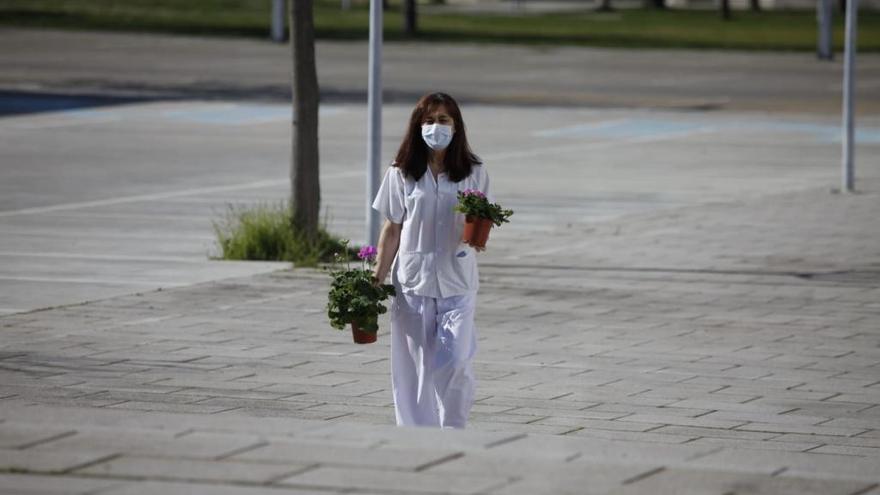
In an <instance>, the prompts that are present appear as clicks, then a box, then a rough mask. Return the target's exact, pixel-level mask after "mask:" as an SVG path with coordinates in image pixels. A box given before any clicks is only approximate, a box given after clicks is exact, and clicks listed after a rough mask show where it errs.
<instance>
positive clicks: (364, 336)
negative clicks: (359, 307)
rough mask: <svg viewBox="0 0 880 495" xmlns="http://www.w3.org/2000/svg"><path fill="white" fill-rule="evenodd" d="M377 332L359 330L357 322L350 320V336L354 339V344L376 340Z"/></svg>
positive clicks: (370, 342) (369, 342)
mask: <svg viewBox="0 0 880 495" xmlns="http://www.w3.org/2000/svg"><path fill="white" fill-rule="evenodd" d="M378 333H379V332H368V331H366V330H361V329H360V328H359V327H358V326H357V323H355V322H351V337H352V338H353V339H354V343H355V344H372V343H373V342H375V341H376V337H377V334H378Z"/></svg>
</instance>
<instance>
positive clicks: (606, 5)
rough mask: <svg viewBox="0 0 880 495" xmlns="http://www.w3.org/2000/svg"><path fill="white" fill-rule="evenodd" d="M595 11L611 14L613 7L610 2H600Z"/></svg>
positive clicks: (603, 0)
mask: <svg viewBox="0 0 880 495" xmlns="http://www.w3.org/2000/svg"><path fill="white" fill-rule="evenodd" d="M596 10H597V11H598V12H611V11H612V10H614V7H612V6H611V0H601V1H600V2H599V7H598V8H597V9H596Z"/></svg>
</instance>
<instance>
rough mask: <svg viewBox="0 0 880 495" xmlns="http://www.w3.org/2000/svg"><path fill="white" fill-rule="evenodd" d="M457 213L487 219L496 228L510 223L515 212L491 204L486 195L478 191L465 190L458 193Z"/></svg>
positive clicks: (496, 204)
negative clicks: (510, 218)
mask: <svg viewBox="0 0 880 495" xmlns="http://www.w3.org/2000/svg"><path fill="white" fill-rule="evenodd" d="M455 211H457V212H459V213H464V214H465V215H466V216H469V217H476V218H486V219H488V220H491V221H492V223H493V224H495V225H496V226H500V225H501V224H502V223H504V222H509V221H510V220H508V218H509V217H510V216H511V215H513V210H506V209H504V208H502V207H501V205H499V204H498V203H489V200H488V199H487V198H486V195H485V194H483V192H482V191H480V190H478V189H465V190H464V191H459V192H458V204H457V205H456V206H455Z"/></svg>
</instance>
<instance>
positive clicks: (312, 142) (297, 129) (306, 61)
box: [290, 0, 321, 239]
mask: <svg viewBox="0 0 880 495" xmlns="http://www.w3.org/2000/svg"><path fill="white" fill-rule="evenodd" d="M290 40H291V55H292V57H293V64H292V65H293V77H292V78H291V81H292V83H291V84H292V93H293V148H292V153H291V160H290V182H291V187H292V190H291V192H292V195H293V201H292V205H293V219H292V221H293V226H294V228H297V229H300V230H301V231H302V232H303V233H304V234H305V235H306V236H307V237H308V238H310V239H316V238H317V234H318V213H319V211H320V206H321V185H320V183H319V182H318V75H317V72H316V70H315V28H314V22H313V19H312V0H293V1H292V2H291V8H290Z"/></svg>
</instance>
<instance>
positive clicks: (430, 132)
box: [422, 124, 452, 150]
mask: <svg viewBox="0 0 880 495" xmlns="http://www.w3.org/2000/svg"><path fill="white" fill-rule="evenodd" d="M422 139H424V140H425V144H427V145H428V147H430V148H431V149H432V150H443V149H446V147H447V146H449V143H450V142H451V141H452V126H451V125H443V124H422Z"/></svg>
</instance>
